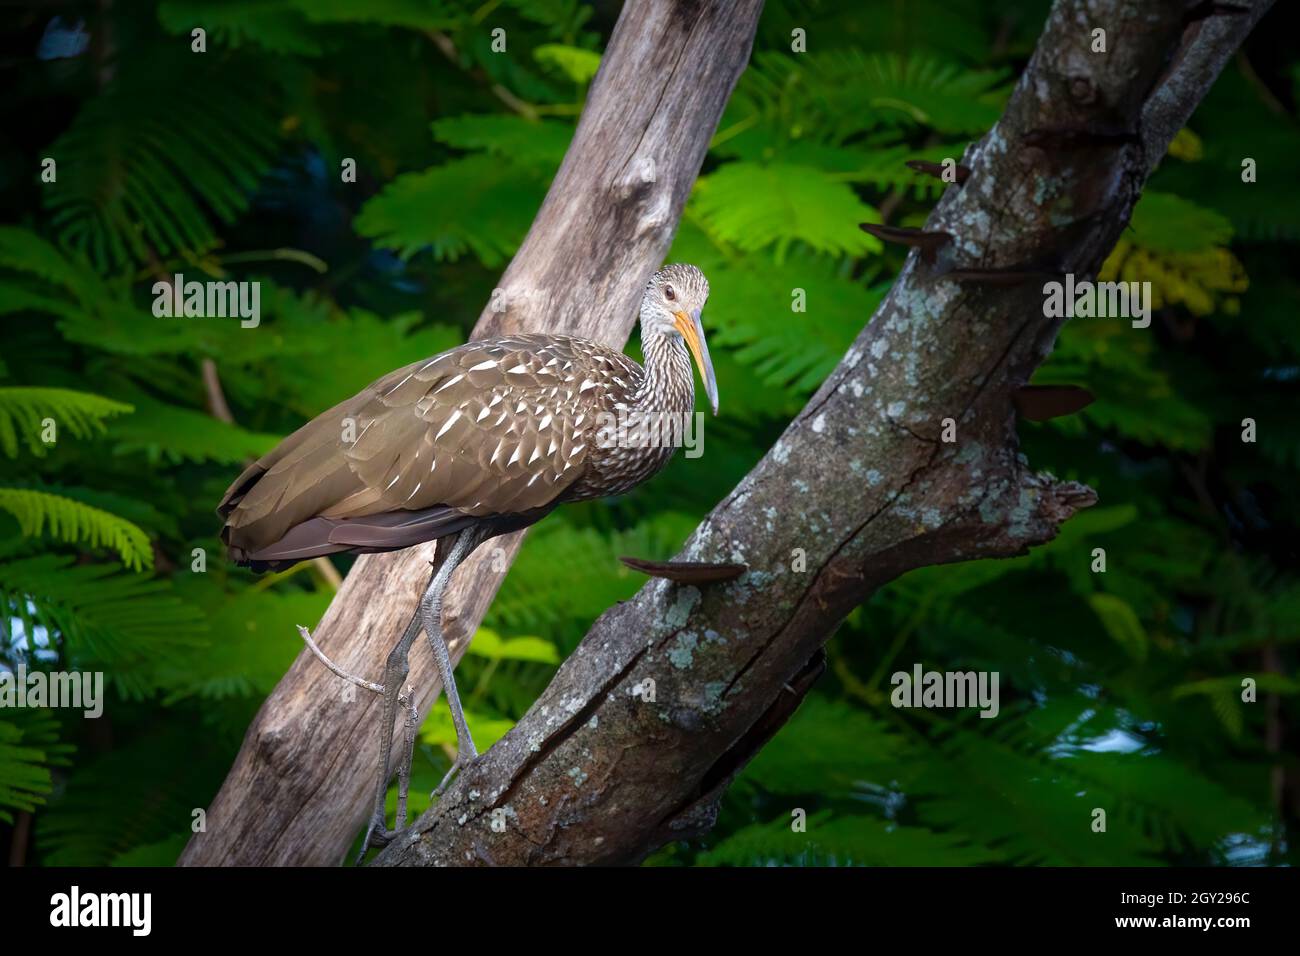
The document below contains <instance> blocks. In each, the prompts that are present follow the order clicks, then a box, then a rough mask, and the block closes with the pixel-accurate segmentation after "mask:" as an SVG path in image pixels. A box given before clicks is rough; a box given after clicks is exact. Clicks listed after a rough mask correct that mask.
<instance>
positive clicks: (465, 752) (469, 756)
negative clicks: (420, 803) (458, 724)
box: [429, 740, 479, 800]
mask: <svg viewBox="0 0 1300 956" xmlns="http://www.w3.org/2000/svg"><path fill="white" fill-rule="evenodd" d="M478 758H479V752H478V750H477V749H476V748H475V747H474V741H472V740H466V741H463V742H462V743H461V745H460V747H459V749H457V751H456V759H455V760H453V761H452V762H451V766H450V767H449V768H447V772H446V774H444V775H443V778H442V783H440V784H438V786H437V787H435V788H434V791H433V793H432V795H431V796H430V798H429V799H431V800H432V799H434V798H437V797H441V796H442V795H443V794H444V793H446V792H447V787H448V786H450V785H451V778H452V777H454V776H456V774H457V772H458V771H460V770H463V769H465V768H466V767H469V766H471V765H473V764H474V762H475V761H477V760H478Z"/></svg>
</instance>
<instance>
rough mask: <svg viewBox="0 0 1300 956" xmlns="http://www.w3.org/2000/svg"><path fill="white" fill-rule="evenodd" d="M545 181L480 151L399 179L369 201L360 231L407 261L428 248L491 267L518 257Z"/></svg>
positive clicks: (450, 258) (445, 257) (441, 257)
mask: <svg viewBox="0 0 1300 956" xmlns="http://www.w3.org/2000/svg"><path fill="white" fill-rule="evenodd" d="M545 185H546V184H545V182H544V181H543V180H541V179H539V178H538V177H537V176H536V175H535V174H533V173H531V172H530V171H528V170H521V169H516V168H514V167H512V166H509V165H507V164H504V163H501V162H499V161H496V160H492V159H488V158H486V157H481V156H470V157H466V158H465V159H459V160H453V161H452V162H450V163H447V164H445V165H443V166H436V167H434V168H432V169H429V170H426V171H424V172H420V173H408V174H406V175H405V176H402V177H399V178H398V179H396V180H394V181H393V182H392V184H391V185H389V186H388V187H387V188H385V189H384V191H383V192H382V193H380V194H379V195H378V196H376V197H375V198H374V199H372V200H371V201H370V202H369V203H367V204H366V208H365V209H364V210H363V211H362V213H361V215H359V216H358V217H357V221H356V225H357V230H358V231H359V232H360V233H361V235H363V236H366V237H368V238H371V239H374V240H375V241H376V243H377V244H378V245H380V246H382V247H384V248H387V249H392V250H394V251H395V252H397V253H398V254H399V255H401V256H402V257H404V258H409V257H410V256H413V255H415V254H416V253H417V252H421V251H425V250H428V251H429V252H430V253H431V254H432V256H433V257H434V258H435V259H437V260H440V261H441V260H447V261H455V260H456V259H458V258H460V257H461V256H463V255H464V254H465V253H467V252H472V253H473V254H474V255H475V256H476V257H477V258H478V260H479V261H480V262H482V263H483V265H485V266H496V265H499V264H500V263H501V262H503V261H504V259H505V257H506V256H508V255H510V254H512V253H513V252H514V251H515V249H516V248H518V246H519V243H520V242H522V241H523V238H524V234H525V233H526V232H527V231H528V226H529V224H530V223H531V221H532V216H531V215H530V214H529V213H528V212H527V210H530V209H535V208H537V206H538V205H540V203H541V200H542V197H543V196H544V195H545Z"/></svg>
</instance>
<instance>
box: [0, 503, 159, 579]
mask: <svg viewBox="0 0 1300 956" xmlns="http://www.w3.org/2000/svg"><path fill="white" fill-rule="evenodd" d="M0 510H3V511H7V512H9V513H10V514H11V515H13V516H14V517H15V518H16V519H17V520H18V527H19V528H20V529H21V530H22V533H23V534H24V535H27V536H28V537H36V536H37V535H40V534H48V535H50V536H51V537H54V538H57V539H59V540H60V541H67V542H69V543H74V544H87V545H89V546H90V547H92V548H108V549H110V550H113V551H116V552H117V553H118V555H119V556H120V557H121V559H122V563H123V564H125V565H126V566H127V567H128V568H132V569H134V570H137V571H138V570H141V569H144V568H148V567H151V566H152V565H153V552H152V551H151V550H150V548H149V536H148V535H146V534H145V533H144V532H143V531H141V530H140V529H139V528H137V527H136V526H135V525H133V524H132V523H131V522H129V521H127V520H125V519H123V518H119V517H117V516H116V515H112V514H109V513H108V512H107V511H101V510H100V509H99V508H93V507H91V506H90V505H86V504H83V503H82V502H80V501H74V500H72V499H71V498H64V497H61V496H59V495H52V494H50V493H49V492H46V491H36V490H32V489H27V488H0Z"/></svg>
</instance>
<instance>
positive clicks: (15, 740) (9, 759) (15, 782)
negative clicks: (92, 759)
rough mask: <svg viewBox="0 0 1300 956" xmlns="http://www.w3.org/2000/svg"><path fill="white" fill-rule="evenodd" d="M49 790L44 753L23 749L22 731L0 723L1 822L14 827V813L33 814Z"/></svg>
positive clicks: (9, 724)
mask: <svg viewBox="0 0 1300 956" xmlns="http://www.w3.org/2000/svg"><path fill="white" fill-rule="evenodd" d="M50 789H51V782H50V771H49V768H48V767H47V766H46V765H45V753H44V752H43V751H42V750H41V749H40V748H38V747H32V746H26V745H25V738H24V733H23V728H21V727H19V726H18V725H17V724H15V723H11V722H10V721H8V720H0V820H2V821H4V822H5V823H13V822H14V817H13V811H14V810H25V811H27V812H29V813H30V812H31V811H33V810H35V809H36V807H37V805H38V804H39V803H41V802H43V799H44V797H45V795H46V794H48V793H49V792H50Z"/></svg>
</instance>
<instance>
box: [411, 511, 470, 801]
mask: <svg viewBox="0 0 1300 956" xmlns="http://www.w3.org/2000/svg"><path fill="white" fill-rule="evenodd" d="M480 540H481V539H480V538H479V537H478V535H477V534H476V532H475V530H474V529H473V528H466V529H465V530H464V531H462V532H460V534H458V535H456V540H455V541H454V542H453V543H452V546H451V550H450V552H449V553H448V555H447V560H445V561H444V562H443V563H442V566H441V567H440V568H438V572H437V573H436V574H435V575H434V576H433V580H432V581H430V582H429V589H428V590H427V591H425V592H424V598H423V600H421V601H420V615H421V616H422V617H423V618H424V633H425V636H427V637H428V639H429V647H430V648H431V649H432V650H433V660H434V663H435V664H437V667H438V677H439V678H440V679H441V680H442V692H443V694H444V695H445V696H446V698H447V706H448V707H450V708H451V719H452V723H454V724H455V725H456V759H455V761H454V762H453V763H452V765H451V769H450V770H448V771H447V775H446V776H445V777H443V778H442V782H441V783H440V784H438V789H436V790H435V791H434V792H433V793H434V796H440V795H441V794H442V792H443V790H444V789H446V786H447V782H448V781H449V780H450V779H451V777H452V775H453V774H454V773H455V772H456V771H457V770H459V769H460V768H461V767H463V766H465V765H466V764H468V763H469V762H470V761H471V760H473V759H474V758H475V757H477V756H478V750H477V749H476V748H475V747H474V738H473V737H471V736H470V733H469V725H468V724H466V723H465V711H464V710H463V709H462V708H461V706H460V694H458V693H457V692H456V678H455V675H454V674H453V673H452V665H451V654H450V653H449V652H448V650H447V642H446V641H445V640H444V639H443V636H442V596H443V594H444V593H445V592H446V590H447V584H448V582H449V581H450V580H451V575H452V572H453V571H455V570H456V567H457V565H459V564H460V563H461V562H462V561H464V560H465V558H466V557H468V556H469V553H470V552H471V551H473V550H474V548H475V547H477V546H478V544H479V542H480Z"/></svg>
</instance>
